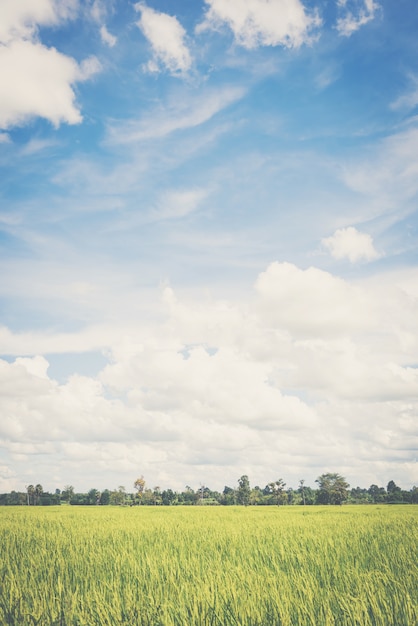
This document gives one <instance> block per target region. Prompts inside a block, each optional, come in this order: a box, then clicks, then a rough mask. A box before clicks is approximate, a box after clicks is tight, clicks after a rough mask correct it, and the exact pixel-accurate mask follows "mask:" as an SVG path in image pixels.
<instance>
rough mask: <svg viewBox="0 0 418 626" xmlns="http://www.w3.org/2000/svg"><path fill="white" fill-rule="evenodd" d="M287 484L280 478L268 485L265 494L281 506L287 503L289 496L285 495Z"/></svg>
mask: <svg viewBox="0 0 418 626" xmlns="http://www.w3.org/2000/svg"><path fill="white" fill-rule="evenodd" d="M285 486H286V483H285V482H284V480H283V478H279V479H278V480H276V481H275V482H271V483H268V485H266V486H265V488H264V494H265V495H269V496H270V499H271V500H272V501H273V502H274V504H277V506H279V505H280V504H285V503H286V502H287V495H286V493H285V490H284V488H285Z"/></svg>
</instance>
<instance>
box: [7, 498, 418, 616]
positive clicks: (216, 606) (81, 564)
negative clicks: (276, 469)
mask: <svg viewBox="0 0 418 626" xmlns="http://www.w3.org/2000/svg"><path fill="white" fill-rule="evenodd" d="M417 513H418V507H416V506H394V507H389V506H382V507H378V506H346V507H280V508H278V507H248V508H243V507H222V508H221V507H217V508H209V507H208V508H206V507H187V508H182V507H155V508H154V507H137V508H117V507H105V508H104V507H103V508H102V507H61V508H60V507H48V508H41V507H16V508H14V507H3V508H1V509H0V540H1V543H0V546H1V547H0V556H1V560H0V568H1V578H0V580H1V581H2V582H1V589H0V623H1V624H11V625H14V624H16V625H17V624H19V625H22V626H25V625H34V624H38V625H40V626H94V625H97V626H107V625H108V626H117V625H122V624H126V625H130V626H135V625H138V626H139V625H141V626H186V625H193V626H194V625H196V626H200V625H205V626H206V625H208V626H209V625H211V626H228V625H231V626H232V625H240V626H270V625H271V626H273V625H274V626H308V625H309V626H334V625H338V626H346V625H347V626H352V625H358V626H416V625H417V624H418V591H417V590H418V576H417V573H418V569H417V563H418V558H417V556H418V555H417V536H418V533H417V530H418V515H417Z"/></svg>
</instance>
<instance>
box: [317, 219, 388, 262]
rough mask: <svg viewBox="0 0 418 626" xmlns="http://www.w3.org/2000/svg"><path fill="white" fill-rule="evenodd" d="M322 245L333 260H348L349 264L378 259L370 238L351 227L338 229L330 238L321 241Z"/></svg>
mask: <svg viewBox="0 0 418 626" xmlns="http://www.w3.org/2000/svg"><path fill="white" fill-rule="evenodd" d="M322 245H323V246H324V247H325V248H326V249H327V250H328V251H329V252H330V253H331V255H332V256H333V257H334V259H348V260H349V261H350V262H351V263H356V262H358V261H373V260H374V259H377V258H379V253H378V252H377V250H376V249H375V247H374V245H373V239H372V237H371V236H370V235H368V234H367V233H361V232H359V231H358V230H357V229H356V228H353V226H349V227H348V228H339V229H338V230H336V231H335V233H334V234H333V235H332V236H331V237H326V238H324V239H322Z"/></svg>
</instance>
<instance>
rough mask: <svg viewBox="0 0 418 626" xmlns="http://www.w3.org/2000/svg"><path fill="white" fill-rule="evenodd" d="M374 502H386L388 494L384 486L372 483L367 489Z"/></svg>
mask: <svg viewBox="0 0 418 626" xmlns="http://www.w3.org/2000/svg"><path fill="white" fill-rule="evenodd" d="M367 491H368V492H369V495H370V497H371V499H372V502H374V504H377V503H379V502H386V499H387V494H386V491H385V489H384V487H378V486H377V485H370V487H369V488H368V490H367Z"/></svg>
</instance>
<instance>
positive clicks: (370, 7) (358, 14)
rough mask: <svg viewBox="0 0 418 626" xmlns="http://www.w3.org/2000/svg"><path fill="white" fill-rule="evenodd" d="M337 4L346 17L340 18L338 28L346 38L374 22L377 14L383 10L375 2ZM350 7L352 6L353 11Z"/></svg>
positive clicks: (369, 0) (361, 0)
mask: <svg viewBox="0 0 418 626" xmlns="http://www.w3.org/2000/svg"><path fill="white" fill-rule="evenodd" d="M337 4H338V6H339V7H341V8H342V9H344V15H343V16H342V17H340V18H338V20H337V26H336V28H337V30H338V32H339V33H340V35H343V36H344V37H350V36H351V35H352V34H353V33H355V32H356V31H357V30H359V28H361V27H362V26H365V24H368V23H369V22H371V21H372V20H374V18H375V16H376V12H377V11H378V10H379V9H380V8H381V7H380V4H378V3H377V2H375V0H350V1H347V0H344V2H341V0H339V1H338V2H337ZM352 5H354V6H352ZM348 6H352V9H349V8H348Z"/></svg>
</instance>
